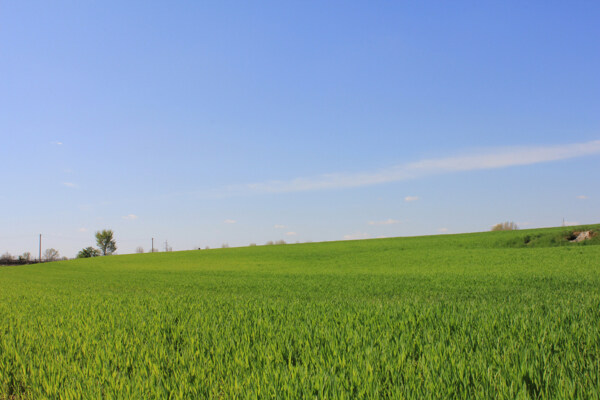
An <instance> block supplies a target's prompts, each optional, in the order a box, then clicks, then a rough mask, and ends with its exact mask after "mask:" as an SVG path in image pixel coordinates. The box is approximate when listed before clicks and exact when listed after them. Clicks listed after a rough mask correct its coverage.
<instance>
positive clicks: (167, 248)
mask: <svg viewBox="0 0 600 400" xmlns="http://www.w3.org/2000/svg"><path fill="white" fill-rule="evenodd" d="M168 251H169V241H168V240H165V253H166V252H168Z"/></svg>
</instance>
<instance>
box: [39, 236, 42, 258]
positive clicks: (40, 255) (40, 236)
mask: <svg viewBox="0 0 600 400" xmlns="http://www.w3.org/2000/svg"><path fill="white" fill-rule="evenodd" d="M39 260H40V262H42V234H41V233H40V258H39Z"/></svg>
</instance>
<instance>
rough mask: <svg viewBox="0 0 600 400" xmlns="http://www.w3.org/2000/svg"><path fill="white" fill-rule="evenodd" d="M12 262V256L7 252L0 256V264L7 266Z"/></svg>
mask: <svg viewBox="0 0 600 400" xmlns="http://www.w3.org/2000/svg"><path fill="white" fill-rule="evenodd" d="M12 260H13V256H12V255H11V254H10V253H9V252H8V251H7V252H6V253H4V254H2V255H1V256H0V264H8V263H10V262H12Z"/></svg>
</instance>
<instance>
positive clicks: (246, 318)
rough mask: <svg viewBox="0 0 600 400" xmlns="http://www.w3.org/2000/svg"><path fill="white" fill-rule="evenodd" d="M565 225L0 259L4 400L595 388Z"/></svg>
mask: <svg viewBox="0 0 600 400" xmlns="http://www.w3.org/2000/svg"><path fill="white" fill-rule="evenodd" d="M578 229H581V228H578ZM587 229H595V230H596V231H598V230H600V226H598V225H595V226H590V227H587ZM572 230H573V229H572V228H570V229H567V228H554V229H544V230H526V231H515V232H490V233H476V234H466V235H447V236H430V237H415V238H394V239H377V240H363V241H346V242H330V243H315V244H299V245H280V246H259V247H247V248H231V249H215V250H202V251H187V252H176V253H157V254H141V255H126V256H112V257H102V258H95V259H83V260H74V261H66V262H56V263H49V264H42V265H35V266H25V267H23V266H21V267H3V268H0V399H21V398H23V399H42V398H69V399H71V398H85V399H91V398H139V399H148V398H157V399H179V398H191V399H196V398H215V399H217V398H225V399H231V398H294V399H296V398H306V399H308V398H311V399H312V398H319V399H322V398H329V399H337V398H339V399H342V398H345V399H354V398H373V399H375V398H414V399H422V398H511V399H512V398H561V399H563V398H599V396H600V389H599V388H600V246H595V245H594V244H598V243H599V242H600V238H599V236H596V237H595V238H593V239H592V240H590V241H588V242H584V243H581V244H575V243H569V242H568V241H567V240H566V239H565V238H566V237H568V236H569V233H570V232H571V231H572Z"/></svg>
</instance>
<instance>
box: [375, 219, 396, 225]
mask: <svg viewBox="0 0 600 400" xmlns="http://www.w3.org/2000/svg"><path fill="white" fill-rule="evenodd" d="M367 223H368V224H369V225H394V224H399V223H400V221H399V220H397V219H392V218H389V219H386V220H385V221H369V222H367Z"/></svg>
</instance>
